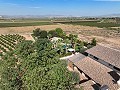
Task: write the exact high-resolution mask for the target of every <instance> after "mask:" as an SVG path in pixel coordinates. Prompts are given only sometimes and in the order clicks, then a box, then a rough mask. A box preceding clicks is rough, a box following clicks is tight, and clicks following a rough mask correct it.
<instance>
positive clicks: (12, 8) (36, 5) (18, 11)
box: [0, 0, 120, 16]
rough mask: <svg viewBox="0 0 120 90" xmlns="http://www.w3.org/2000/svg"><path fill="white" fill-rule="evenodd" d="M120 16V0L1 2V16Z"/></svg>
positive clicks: (16, 0)
mask: <svg viewBox="0 0 120 90" xmlns="http://www.w3.org/2000/svg"><path fill="white" fill-rule="evenodd" d="M109 14H120V0H0V15H64V16H99V15H109Z"/></svg>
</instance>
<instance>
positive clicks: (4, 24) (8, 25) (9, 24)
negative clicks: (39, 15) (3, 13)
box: [0, 22, 52, 27]
mask: <svg viewBox="0 0 120 90" xmlns="http://www.w3.org/2000/svg"><path fill="white" fill-rule="evenodd" d="M51 24H52V23H51V22H25V23H24V22H23V23H21V22H14V23H12V22H11V23H0V27H22V26H39V25H51Z"/></svg>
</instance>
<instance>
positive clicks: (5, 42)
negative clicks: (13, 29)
mask: <svg viewBox="0 0 120 90" xmlns="http://www.w3.org/2000/svg"><path fill="white" fill-rule="evenodd" d="M23 40H25V38H24V37H23V36H20V35H18V34H13V35H10V34H8V35H1V36H0V45H1V46H0V49H1V51H0V56H3V54H5V53H7V51H12V50H13V49H15V46H16V44H17V43H18V42H21V41H23Z"/></svg>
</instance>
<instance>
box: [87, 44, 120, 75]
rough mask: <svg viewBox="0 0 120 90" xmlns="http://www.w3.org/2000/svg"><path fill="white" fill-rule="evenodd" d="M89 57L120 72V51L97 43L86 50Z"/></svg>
mask: <svg viewBox="0 0 120 90" xmlns="http://www.w3.org/2000/svg"><path fill="white" fill-rule="evenodd" d="M86 53H87V54H88V56H89V57H91V58H93V59H94V60H96V61H98V62H100V63H101V64H104V65H105V66H107V67H109V68H111V69H113V70H114V71H116V72H118V73H120V51H119V50H116V49H113V48H109V47H105V46H101V45H97V46H95V47H93V48H91V49H89V50H87V51H86Z"/></svg>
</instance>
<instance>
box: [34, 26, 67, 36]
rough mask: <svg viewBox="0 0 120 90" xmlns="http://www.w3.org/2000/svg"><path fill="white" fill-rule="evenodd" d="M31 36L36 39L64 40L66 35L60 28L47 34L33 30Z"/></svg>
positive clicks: (39, 30) (38, 29)
mask: <svg viewBox="0 0 120 90" xmlns="http://www.w3.org/2000/svg"><path fill="white" fill-rule="evenodd" d="M33 35H34V36H35V37H38V38H52V37H61V38H64V37H65V36H66V34H65V33H64V32H63V30H62V29H61V28H56V29H55V30H50V31H49V32H47V31H45V30H41V29H40V28H37V29H35V30H33Z"/></svg>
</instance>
